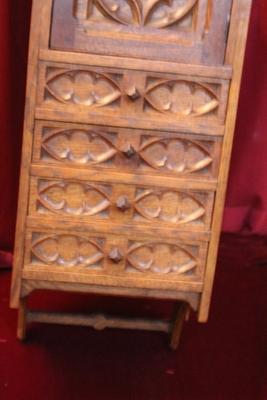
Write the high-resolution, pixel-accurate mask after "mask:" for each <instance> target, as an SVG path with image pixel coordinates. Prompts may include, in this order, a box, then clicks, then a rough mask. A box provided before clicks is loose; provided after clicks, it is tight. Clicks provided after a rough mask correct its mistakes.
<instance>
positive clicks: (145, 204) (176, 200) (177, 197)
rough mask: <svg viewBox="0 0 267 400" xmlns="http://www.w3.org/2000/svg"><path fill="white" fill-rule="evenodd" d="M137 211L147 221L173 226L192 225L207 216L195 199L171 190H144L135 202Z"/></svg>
mask: <svg viewBox="0 0 267 400" xmlns="http://www.w3.org/2000/svg"><path fill="white" fill-rule="evenodd" d="M135 209H136V211H137V212H138V213H139V214H140V215H142V216H143V217H144V218H146V219H149V220H160V221H163V222H168V223H173V224H185V223H190V222H192V221H196V220H198V219H200V218H201V217H202V216H203V215H204V214H205V208H204V206H203V205H202V204H201V203H200V202H199V201H198V200H197V199H196V198H195V197H193V196H192V195H189V194H188V193H183V192H177V191H171V190H166V191H162V190H143V191H142V192H141V193H140V194H139V195H138V196H137V198H136V200H135Z"/></svg>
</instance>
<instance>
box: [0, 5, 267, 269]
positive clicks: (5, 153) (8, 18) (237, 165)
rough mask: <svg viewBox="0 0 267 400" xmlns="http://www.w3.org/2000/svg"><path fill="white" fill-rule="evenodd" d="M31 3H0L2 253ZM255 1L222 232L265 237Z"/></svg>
mask: <svg viewBox="0 0 267 400" xmlns="http://www.w3.org/2000/svg"><path fill="white" fill-rule="evenodd" d="M30 3H31V2H30V0H12V1H10V0H1V3H0V54H1V57H0V87H1V96H0V121H1V123H0V138H1V146H0V183H1V193H0V216H1V223H0V249H1V250H11V249H12V246H13V240H14V230H15V218H16V204H17V191H18V179H19V164H20V149H21V141H22V127H23V105H24V91H25V76H26V65H27V45H28V30H29V20H30V6H31V4H30ZM253 3H254V4H253V10H252V18H251V24H250V31H249V39H248V47H247V54H246V61H245V70H244V75H243V83H242V89H241V98H240V105H239V112H238V120H237V128H236V135H235V143H234V152H233V158H232V165H231V172H230V181H229V187H228V196H227V202H226V209H225V217H224V230H227V231H232V232H252V233H258V234H262V233H267V157H266V152H267V22H266V21H267V4H266V0H257V1H254V2H253ZM0 264H1V253H0Z"/></svg>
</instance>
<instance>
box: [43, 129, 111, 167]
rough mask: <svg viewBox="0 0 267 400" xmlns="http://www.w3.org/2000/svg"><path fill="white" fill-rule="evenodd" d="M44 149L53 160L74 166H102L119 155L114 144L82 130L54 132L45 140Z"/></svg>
mask: <svg viewBox="0 0 267 400" xmlns="http://www.w3.org/2000/svg"><path fill="white" fill-rule="evenodd" d="M42 148H43V149H45V150H46V151H47V153H48V154H49V155H50V156H51V157H52V158H54V159H56V160H58V161H64V160H67V161H70V162H72V163H74V164H100V163H103V162H106V161H108V160H110V159H112V158H113V157H114V156H115V154H116V153H117V149H116V147H115V146H114V145H113V144H112V142H111V141H109V140H108V139H106V138H104V137H103V136H102V135H101V134H100V133H96V132H93V131H92V132H91V131H87V130H81V129H80V130H79V129H74V130H61V131H53V132H52V133H51V134H49V135H48V136H47V137H46V138H45V139H44V141H43V143H42Z"/></svg>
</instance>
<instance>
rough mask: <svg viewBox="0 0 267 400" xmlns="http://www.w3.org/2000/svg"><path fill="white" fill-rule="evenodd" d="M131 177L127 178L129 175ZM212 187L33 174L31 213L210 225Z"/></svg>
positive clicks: (191, 226)
mask: <svg viewBox="0 0 267 400" xmlns="http://www.w3.org/2000/svg"><path fill="white" fill-rule="evenodd" d="M129 181H130V179H129ZM213 201H214V193H212V192H208V191H205V190H200V189H199V190H188V189H182V188H181V189H177V188H176V189H174V188H162V187H156V186H151V185H150V186H148V185H142V184H141V182H140V184H139V185H130V184H125V183H114V182H112V178H111V177H108V178H107V179H106V181H105V183H102V182H92V181H89V182H88V181H81V180H70V179H57V180H55V179H45V178H39V177H32V179H31V185H30V203H29V204H30V206H29V215H32V216H40V217H42V216H53V218H55V220H56V218H58V219H59V218H66V217H67V218H69V219H70V221H72V220H73V219H76V220H77V221H78V222H79V221H80V220H82V221H84V222H88V221H94V220H95V221H97V220H102V221H103V222H106V223H109V222H115V223H117V224H122V225H124V224H132V225H138V224H149V225H151V228H154V229H158V228H160V227H164V226H165V227H167V228H177V229H183V230H184V229H189V230H191V229H192V230H202V231H209V229H210V223H211V214H212V209H213Z"/></svg>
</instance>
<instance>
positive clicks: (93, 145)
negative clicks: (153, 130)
mask: <svg viewBox="0 0 267 400" xmlns="http://www.w3.org/2000/svg"><path fill="white" fill-rule="evenodd" d="M119 134H120V129H117V130H114V131H113V132H108V131H105V130H102V131H99V130H98V131H94V130H93V129H90V128H88V129H81V128H77V129H60V128H47V129H44V130H43V132H42V137H41V159H42V160H43V161H57V162H65V163H71V164H73V165H77V166H79V165H81V166H82V165H92V166H93V165H96V166H106V167H108V168H112V169H119V170H120V169H121V167H123V168H125V169H127V170H130V171H132V170H134V171H140V172H141V171H144V172H145V171H153V170H154V171H161V172H162V173H168V174H169V173H170V174H175V175H179V174H195V173H198V174H202V175H203V174H205V175H207V174H211V171H212V166H213V161H214V159H213V152H214V142H213V141H211V140H210V141H205V142H202V141H197V140H190V139H186V138H184V137H177V136H173V135H171V134H169V135H167V136H163V137H160V136H153V134H151V135H143V134H140V135H139V136H138V138H137V139H136V138H135V139H133V138H134V136H132V135H129V136H128V137H127V139H125V138H126V136H125V134H124V139H123V140H120V138H119ZM38 145H39V144H38ZM39 157H40V156H38V159H39Z"/></svg>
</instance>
